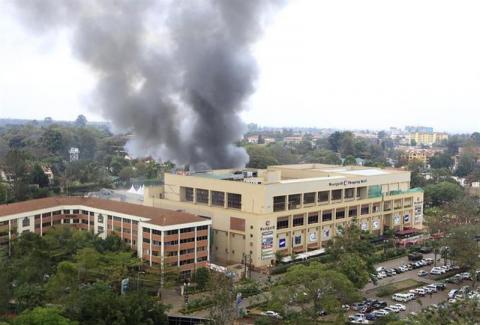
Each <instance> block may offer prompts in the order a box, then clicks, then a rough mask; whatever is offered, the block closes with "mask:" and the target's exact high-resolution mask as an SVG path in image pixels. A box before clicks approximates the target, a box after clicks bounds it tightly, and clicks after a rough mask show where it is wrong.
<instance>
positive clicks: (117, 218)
mask: <svg viewBox="0 0 480 325" xmlns="http://www.w3.org/2000/svg"><path fill="white" fill-rule="evenodd" d="M113 221H118V222H122V218H120V217H113Z"/></svg>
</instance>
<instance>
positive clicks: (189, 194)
mask: <svg viewBox="0 0 480 325" xmlns="http://www.w3.org/2000/svg"><path fill="white" fill-rule="evenodd" d="M184 190H185V201H188V202H193V188H191V187H184Z"/></svg>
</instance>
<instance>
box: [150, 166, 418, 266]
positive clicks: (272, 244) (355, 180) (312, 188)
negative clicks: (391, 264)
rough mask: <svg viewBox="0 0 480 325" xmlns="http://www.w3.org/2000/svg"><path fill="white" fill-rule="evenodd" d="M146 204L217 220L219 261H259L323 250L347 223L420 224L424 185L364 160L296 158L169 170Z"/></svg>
mask: <svg viewBox="0 0 480 325" xmlns="http://www.w3.org/2000/svg"><path fill="white" fill-rule="evenodd" d="M144 204H145V205H148V206H152V207H156V208H158V207H159V208H162V209H170V210H175V211H183V212H186V213H191V214H194V215H198V216H201V217H202V218H205V219H208V220H211V222H212V233H211V235H212V241H211V248H210V250H211V257H212V261H213V262H214V263H215V262H216V263H222V264H226V265H229V264H236V263H242V261H244V260H245V257H246V256H247V257H248V260H250V258H251V262H252V265H253V266H254V267H257V268H263V267H267V266H269V265H272V264H273V263H274V261H275V254H276V252H281V253H282V254H283V255H291V254H299V253H305V252H312V251H321V249H322V248H323V247H325V245H326V242H327V241H329V240H330V239H332V238H333V237H334V236H336V234H337V233H338V232H339V230H340V229H341V228H342V227H345V226H346V225H347V224H348V223H350V222H357V223H358V225H359V227H360V228H361V229H362V230H363V231H368V232H371V233H373V234H377V235H381V234H382V233H383V231H385V230H386V229H392V230H394V231H408V230H415V229H417V230H418V229H421V228H422V222H423V191H422V190H421V189H418V188H413V189H412V188H410V172H408V171H404V170H396V169H379V168H369V167H360V166H348V167H345V166H333V165H323V164H298V165H282V166H270V167H268V168H267V169H229V170H211V171H205V172H182V173H175V174H165V180H164V185H161V186H156V187H147V188H146V190H145V197H144Z"/></svg>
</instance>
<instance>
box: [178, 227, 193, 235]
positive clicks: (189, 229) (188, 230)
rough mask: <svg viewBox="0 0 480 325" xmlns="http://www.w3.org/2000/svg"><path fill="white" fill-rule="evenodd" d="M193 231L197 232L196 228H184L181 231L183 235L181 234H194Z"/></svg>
mask: <svg viewBox="0 0 480 325" xmlns="http://www.w3.org/2000/svg"><path fill="white" fill-rule="evenodd" d="M192 231H195V228H193V227H190V228H182V229H180V233H181V234H184V233H186V232H192Z"/></svg>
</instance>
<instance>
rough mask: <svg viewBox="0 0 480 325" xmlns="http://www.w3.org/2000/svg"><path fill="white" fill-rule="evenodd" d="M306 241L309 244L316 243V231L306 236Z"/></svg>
mask: <svg viewBox="0 0 480 325" xmlns="http://www.w3.org/2000/svg"><path fill="white" fill-rule="evenodd" d="M308 241H310V242H316V241H317V232H316V231H311V232H310V233H309V234H308Z"/></svg>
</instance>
